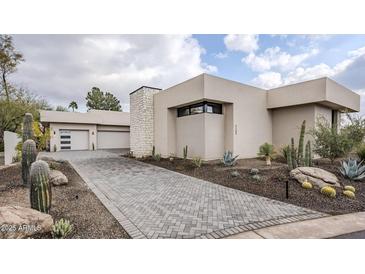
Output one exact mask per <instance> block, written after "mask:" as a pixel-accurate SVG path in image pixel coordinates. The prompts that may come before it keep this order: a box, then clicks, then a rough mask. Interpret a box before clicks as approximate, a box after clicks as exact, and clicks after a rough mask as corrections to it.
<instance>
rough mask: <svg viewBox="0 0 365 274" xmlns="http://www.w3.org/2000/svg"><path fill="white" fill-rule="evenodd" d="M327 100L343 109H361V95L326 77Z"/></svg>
mask: <svg viewBox="0 0 365 274" xmlns="http://www.w3.org/2000/svg"><path fill="white" fill-rule="evenodd" d="M326 92H327V100H328V101H330V102H333V103H334V104H338V105H339V106H340V107H339V108H340V109H342V110H350V111H360V95H359V94H357V93H355V92H353V91H351V90H349V89H347V88H345V87H343V86H341V85H340V84H338V83H336V82H335V81H333V80H331V79H329V78H326Z"/></svg>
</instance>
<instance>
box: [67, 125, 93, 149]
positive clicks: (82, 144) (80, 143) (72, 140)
mask: <svg viewBox="0 0 365 274" xmlns="http://www.w3.org/2000/svg"><path fill="white" fill-rule="evenodd" d="M60 148H61V150H88V149H89V131H88V130H66V129H61V130H60Z"/></svg>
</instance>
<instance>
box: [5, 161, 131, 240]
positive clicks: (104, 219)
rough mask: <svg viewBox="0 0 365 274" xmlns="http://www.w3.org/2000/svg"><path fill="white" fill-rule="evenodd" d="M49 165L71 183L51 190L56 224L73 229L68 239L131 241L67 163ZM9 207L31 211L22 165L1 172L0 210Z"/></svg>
mask: <svg viewBox="0 0 365 274" xmlns="http://www.w3.org/2000/svg"><path fill="white" fill-rule="evenodd" d="M48 163H49V164H50V167H51V168H55V169H57V170H60V171H61V172H63V173H64V174H65V175H66V177H67V178H68V180H69V183H68V184H67V185H64V186H56V187H52V207H51V211H50V215H52V217H53V219H54V220H55V221H57V220H59V219H61V218H64V219H67V220H69V221H70V222H71V224H72V225H73V231H72V233H71V234H70V235H69V236H68V237H67V238H74V239H119V238H130V237H129V235H128V234H127V233H126V231H125V230H124V229H123V228H122V226H121V225H120V224H119V223H118V221H117V220H116V219H115V218H114V217H113V216H112V215H111V214H110V213H109V211H108V210H107V209H106V208H105V207H104V205H103V204H102V203H101V202H100V201H99V199H98V198H97V197H96V196H95V195H94V193H93V192H92V191H91V190H90V189H88V187H87V185H86V184H85V182H84V181H83V180H82V179H81V178H80V176H79V175H78V174H77V172H76V171H75V170H74V169H73V168H72V167H71V166H70V165H69V164H68V163H67V162H56V161H51V162H48ZM9 205H13V206H22V207H30V202H29V188H27V187H24V186H23V185H22V183H21V166H20V164H15V165H13V166H11V167H8V168H6V169H1V170H0V206H9ZM35 238H52V235H51V233H48V234H42V235H36V237H35Z"/></svg>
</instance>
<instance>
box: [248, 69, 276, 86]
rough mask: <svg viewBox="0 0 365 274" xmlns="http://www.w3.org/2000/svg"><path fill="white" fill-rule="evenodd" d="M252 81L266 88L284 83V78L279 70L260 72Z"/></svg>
mask: <svg viewBox="0 0 365 274" xmlns="http://www.w3.org/2000/svg"><path fill="white" fill-rule="evenodd" d="M252 83H253V84H254V85H257V86H259V87H261V88H264V89H272V88H275V87H278V86H280V85H282V83H283V80H282V78H281V74H280V73H279V72H273V71H269V72H264V73H261V74H259V75H258V76H257V77H255V78H254V79H253V80H252Z"/></svg>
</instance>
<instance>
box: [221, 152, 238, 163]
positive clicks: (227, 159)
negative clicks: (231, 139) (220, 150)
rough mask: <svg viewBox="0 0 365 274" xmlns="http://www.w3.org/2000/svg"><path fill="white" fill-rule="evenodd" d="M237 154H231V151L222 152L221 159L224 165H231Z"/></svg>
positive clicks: (234, 161)
mask: <svg viewBox="0 0 365 274" xmlns="http://www.w3.org/2000/svg"><path fill="white" fill-rule="evenodd" d="M237 158H238V155H236V156H233V152H232V151H229V150H228V151H226V152H224V154H223V159H222V163H223V164H224V165H225V166H233V165H234V164H235V163H236V161H237Z"/></svg>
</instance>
